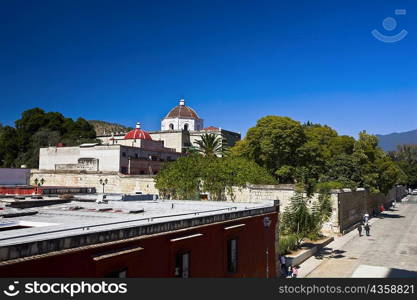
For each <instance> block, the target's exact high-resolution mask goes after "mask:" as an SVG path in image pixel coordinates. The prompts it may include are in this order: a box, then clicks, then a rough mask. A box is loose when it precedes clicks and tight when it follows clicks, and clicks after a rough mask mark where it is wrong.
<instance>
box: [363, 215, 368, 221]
mask: <svg viewBox="0 0 417 300" xmlns="http://www.w3.org/2000/svg"><path fill="white" fill-rule="evenodd" d="M368 220H369V214H368V213H366V214H364V215H363V222H364V223H368Z"/></svg>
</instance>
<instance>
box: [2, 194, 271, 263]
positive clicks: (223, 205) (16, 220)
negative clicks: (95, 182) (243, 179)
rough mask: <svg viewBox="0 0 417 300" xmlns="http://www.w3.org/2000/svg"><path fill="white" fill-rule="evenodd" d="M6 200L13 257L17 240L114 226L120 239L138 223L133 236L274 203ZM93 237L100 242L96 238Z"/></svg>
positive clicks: (5, 240) (5, 243)
mask: <svg viewBox="0 0 417 300" xmlns="http://www.w3.org/2000/svg"><path fill="white" fill-rule="evenodd" d="M0 201H1V199H0ZM8 201H10V199H9V200H8ZM6 204H7V201H6V200H4V201H2V202H0V216H1V218H0V231H1V235H0V261H3V260H7V259H12V258H17V257H13V255H12V254H11V251H8V250H5V248H8V247H11V246H14V245H15V246H17V245H21V244H26V245H27V244H31V243H36V242H40V241H42V242H48V240H51V241H52V240H54V241H56V240H57V239H64V238H65V239H67V238H68V237H76V236H81V235H83V236H85V235H94V234H95V235H97V234H100V233H109V232H113V233H114V234H112V233H110V234H109V235H111V240H118V239H123V238H126V232H123V233H122V230H121V229H123V230H125V229H126V230H130V229H133V231H134V233H132V232H129V233H128V237H133V236H139V235H142V234H149V233H158V232H164V231H171V230H175V229H181V228H186V227H190V226H197V225H203V224H207V223H212V222H218V221H224V220H231V219H235V218H240V217H244V216H250V215H259V214H263V213H267V212H271V211H273V210H274V209H275V207H274V206H273V204H274V203H273V202H272V201H268V202H265V203H234V202H211V201H189V200H186V201H177V200H169V201H168V200H156V201H108V202H107V203H102V204H99V203H96V202H85V201H71V202H68V203H60V204H55V205H49V206H42V207H33V208H28V209H17V208H11V207H8V206H6ZM7 215H10V216H12V217H8V216H7ZM213 216H216V217H214V218H213ZM162 224H163V226H161V225H162ZM145 227H146V228H145ZM141 228H142V229H143V230H141ZM89 240H91V241H90V242H89ZM93 241H94V238H90V239H88V238H87V239H83V242H84V243H86V244H89V243H90V244H92V243H93ZM100 241H101V239H100ZM105 241H106V242H107V241H109V240H108V239H107V240H105ZM94 243H97V239H96V240H95V242H94ZM58 244H59V249H54V250H61V249H66V248H71V247H69V246H65V245H64V244H65V243H57V242H55V243H54V247H58V246H57V245H58ZM27 248H29V249H30V248H31V247H27ZM45 248H48V247H45ZM42 249H43V248H42V247H36V253H30V255H33V254H41V253H39V251H42ZM29 251H32V250H29ZM15 252H16V251H15ZM19 255H21V253H20V252H19Z"/></svg>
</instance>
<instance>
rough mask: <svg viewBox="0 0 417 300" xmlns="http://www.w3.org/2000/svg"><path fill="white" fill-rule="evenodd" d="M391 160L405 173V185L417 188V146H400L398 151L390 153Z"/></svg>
mask: <svg viewBox="0 0 417 300" xmlns="http://www.w3.org/2000/svg"><path fill="white" fill-rule="evenodd" d="M389 156H390V158H391V159H392V160H393V161H394V162H395V163H396V165H397V166H398V167H399V168H400V169H401V170H402V172H403V175H404V177H403V181H404V183H405V184H406V185H407V186H409V187H411V188H413V189H414V188H416V187H417V145H398V146H397V150H396V151H392V152H390V153H389Z"/></svg>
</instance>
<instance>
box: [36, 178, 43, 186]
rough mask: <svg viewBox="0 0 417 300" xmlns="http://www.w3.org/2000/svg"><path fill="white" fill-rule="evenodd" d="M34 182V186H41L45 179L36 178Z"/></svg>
mask: <svg viewBox="0 0 417 300" xmlns="http://www.w3.org/2000/svg"><path fill="white" fill-rule="evenodd" d="M34 182H35V185H37V186H41V185H43V184H44V183H45V179H43V178H41V180H39V179H38V178H35V180H34Z"/></svg>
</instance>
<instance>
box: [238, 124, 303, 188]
mask: <svg viewBox="0 0 417 300" xmlns="http://www.w3.org/2000/svg"><path fill="white" fill-rule="evenodd" d="M305 142H306V136H305V134H304V132H303V128H302V126H301V124H300V123H299V122H297V121H294V120H292V119H290V118H288V117H278V116H267V117H264V118H261V119H259V120H258V122H257V123H256V126H255V127H252V128H250V129H249V130H248V132H247V134H246V137H245V138H244V139H243V140H241V141H239V142H238V143H236V145H235V146H234V147H233V148H232V149H231V152H232V154H233V155H235V156H241V157H244V158H247V159H250V160H253V161H255V162H256V163H258V164H259V165H260V166H261V167H264V168H265V169H267V170H268V171H269V173H270V174H271V175H274V176H276V177H277V178H279V176H280V175H282V174H284V176H283V177H281V178H279V179H280V182H291V181H292V180H293V178H291V176H289V174H288V170H290V167H297V166H299V165H300V162H301V160H300V157H299V155H298V152H297V149H298V148H299V147H301V146H302V145H303V144H304V143H305ZM284 166H285V170H283V169H281V168H282V167H284ZM280 169H281V170H280ZM277 171H278V172H277Z"/></svg>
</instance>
